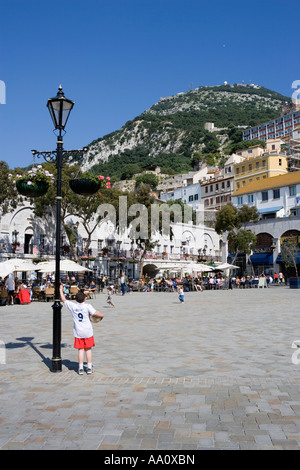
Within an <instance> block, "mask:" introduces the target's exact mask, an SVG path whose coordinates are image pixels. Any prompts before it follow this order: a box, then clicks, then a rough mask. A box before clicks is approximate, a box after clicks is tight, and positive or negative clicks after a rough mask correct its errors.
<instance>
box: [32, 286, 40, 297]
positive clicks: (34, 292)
mask: <svg viewBox="0 0 300 470" xmlns="http://www.w3.org/2000/svg"><path fill="white" fill-rule="evenodd" d="M42 298H43V291H42V290H41V288H40V287H39V286H37V287H33V288H32V301H34V300H41V299H42Z"/></svg>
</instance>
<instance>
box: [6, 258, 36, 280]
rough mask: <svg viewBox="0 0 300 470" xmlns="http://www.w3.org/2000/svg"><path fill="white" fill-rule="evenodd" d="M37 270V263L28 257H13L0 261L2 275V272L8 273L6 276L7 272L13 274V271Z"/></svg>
mask: <svg viewBox="0 0 300 470" xmlns="http://www.w3.org/2000/svg"><path fill="white" fill-rule="evenodd" d="M35 270H36V264H34V263H33V262H32V261H31V260H27V259H18V258H11V259H8V260H6V261H3V262H2V263H0V276H3V274H2V273H6V274H5V276H6V275H7V274H11V273H13V272H26V271H35Z"/></svg>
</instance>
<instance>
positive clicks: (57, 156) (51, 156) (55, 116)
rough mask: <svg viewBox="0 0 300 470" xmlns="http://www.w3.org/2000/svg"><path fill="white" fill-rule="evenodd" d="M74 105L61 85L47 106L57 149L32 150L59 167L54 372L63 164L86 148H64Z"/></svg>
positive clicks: (57, 340)
mask: <svg viewBox="0 0 300 470" xmlns="http://www.w3.org/2000/svg"><path fill="white" fill-rule="evenodd" d="M73 106H74V102H73V101H71V100H68V99H67V98H65V96H64V93H63V91H62V87H61V86H59V88H58V93H57V95H56V96H55V97H54V98H50V99H48V102H47V107H48V109H49V112H50V115H51V118H52V121H53V124H54V127H55V129H57V130H58V131H59V135H58V136H57V143H56V144H57V147H56V151H50V152H48V151H45V152H37V151H36V150H32V154H33V155H37V156H38V157H39V156H43V157H44V159H45V160H46V161H47V162H51V161H55V163H56V168H57V178H56V247H55V299H54V304H53V306H52V308H53V354H52V364H51V370H52V372H61V370H62V358H61V309H62V304H61V301H60V294H59V285H60V248H61V247H60V245H61V199H62V197H61V183H62V166H63V159H64V156H70V155H72V154H74V153H76V154H78V152H80V153H83V152H84V151H85V150H86V148H84V149H81V150H64V149H63V136H62V131H63V130H64V129H65V126H66V123H67V120H68V117H69V115H70V112H71V110H72V108H73Z"/></svg>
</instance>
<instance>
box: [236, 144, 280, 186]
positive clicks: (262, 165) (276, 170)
mask: <svg viewBox="0 0 300 470" xmlns="http://www.w3.org/2000/svg"><path fill="white" fill-rule="evenodd" d="M276 147H277V145H276ZM277 148H278V147H277ZM248 150H251V148H250V149H248ZM255 150H256V148H255ZM255 153H256V152H255ZM248 155H249V154H248ZM287 172H288V160H287V158H286V156H285V155H282V154H281V153H280V150H277V149H276V148H275V147H274V149H273V148H272V147H271V146H270V147H267V151H264V152H263V153H261V154H258V155H257V154H256V156H253V157H248V158H245V160H244V161H242V162H240V163H236V164H235V165H234V183H235V190H236V191H237V190H239V189H240V188H243V187H244V186H246V185H247V184H249V183H252V182H254V181H259V180H262V179H265V178H270V177H273V176H279V175H284V174H286V173H287Z"/></svg>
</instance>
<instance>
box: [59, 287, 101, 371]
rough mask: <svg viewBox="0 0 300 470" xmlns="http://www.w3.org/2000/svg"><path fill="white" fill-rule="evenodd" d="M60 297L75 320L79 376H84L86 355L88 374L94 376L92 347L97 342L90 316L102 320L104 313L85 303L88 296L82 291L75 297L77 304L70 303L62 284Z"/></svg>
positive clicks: (75, 346)
mask: <svg viewBox="0 0 300 470" xmlns="http://www.w3.org/2000/svg"><path fill="white" fill-rule="evenodd" d="M60 297H61V300H62V302H63V303H64V305H65V306H66V307H67V309H68V310H70V312H71V313H72V317H73V320H74V326H73V334H74V337H75V340H74V348H75V349H78V365H79V368H78V374H79V375H83V361H84V354H85V355H86V361H87V374H92V372H93V364H92V347H93V346H95V341H94V336H93V327H92V324H91V321H90V315H94V316H96V317H99V318H100V319H101V320H102V318H103V316H104V315H103V313H100V312H97V311H96V310H95V309H94V307H93V306H92V305H90V304H88V303H85V300H86V296H85V294H84V293H83V292H81V291H79V292H78V293H77V294H76V296H75V300H76V302H70V301H69V300H67V299H66V297H65V294H64V291H63V284H61V285H60Z"/></svg>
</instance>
